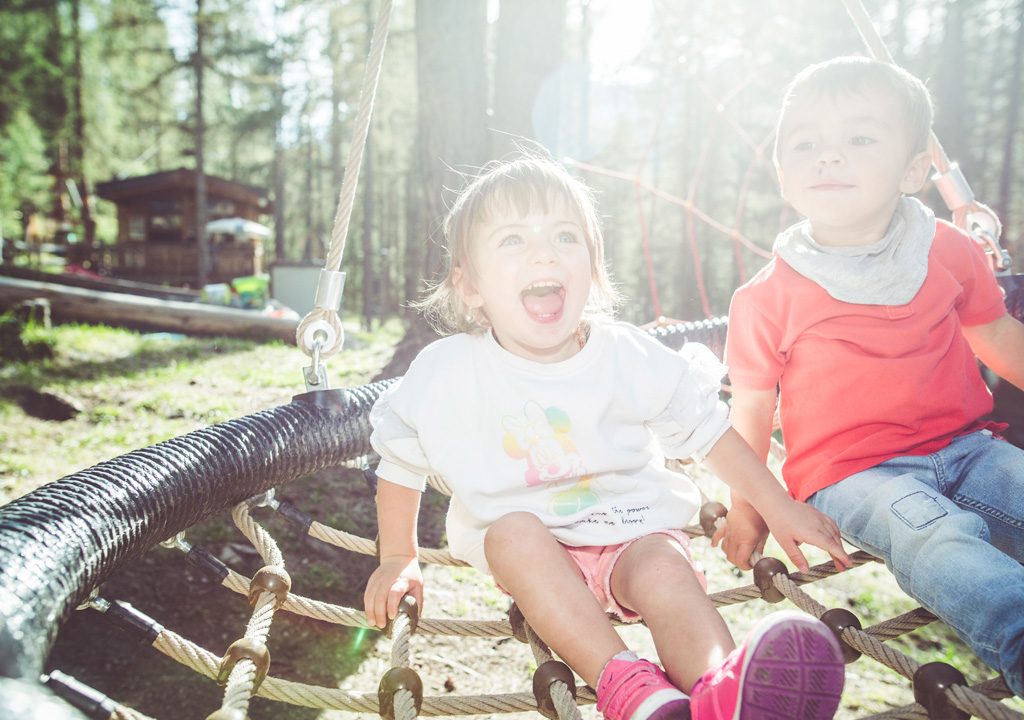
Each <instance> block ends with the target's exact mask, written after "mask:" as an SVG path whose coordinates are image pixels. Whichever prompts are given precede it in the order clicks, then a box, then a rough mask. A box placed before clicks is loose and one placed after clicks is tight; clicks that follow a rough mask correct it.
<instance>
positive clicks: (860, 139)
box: [850, 135, 875, 145]
mask: <svg viewBox="0 0 1024 720" xmlns="http://www.w3.org/2000/svg"><path fill="white" fill-rule="evenodd" d="M874 143H875V139H874V138H870V137H868V136H867V135H854V136H853V137H852V138H850V144H851V145H874Z"/></svg>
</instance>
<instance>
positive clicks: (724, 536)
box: [711, 497, 768, 570]
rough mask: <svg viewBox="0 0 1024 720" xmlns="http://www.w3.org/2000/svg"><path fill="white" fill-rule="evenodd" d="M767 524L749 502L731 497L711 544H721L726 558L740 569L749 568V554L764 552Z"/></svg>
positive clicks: (713, 545)
mask: <svg viewBox="0 0 1024 720" xmlns="http://www.w3.org/2000/svg"><path fill="white" fill-rule="evenodd" d="M767 539H768V526H767V525H766V524H765V522H764V520H763V519H762V518H761V516H760V515H758V514H757V510H755V509H754V508H753V506H752V505H750V503H747V502H739V501H737V500H736V499H735V497H734V498H733V503H732V507H731V508H730V509H729V514H728V516H727V517H726V518H725V522H723V523H722V524H721V526H720V527H719V528H718V529H717V530H716V531H715V534H714V537H712V538H711V546H712V547H718V545H719V544H721V546H722V550H723V551H724V552H725V557H726V559H727V560H728V561H729V562H731V563H732V564H733V565H735V566H736V567H738V568H739V569H740V570H750V567H751V556H752V555H753V554H754V553H758V554H760V553H763V552H764V543H765V541H766V540H767Z"/></svg>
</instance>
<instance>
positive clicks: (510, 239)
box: [498, 235, 523, 247]
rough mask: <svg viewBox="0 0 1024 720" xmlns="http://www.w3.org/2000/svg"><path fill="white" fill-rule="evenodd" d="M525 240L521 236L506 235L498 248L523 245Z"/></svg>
mask: <svg viewBox="0 0 1024 720" xmlns="http://www.w3.org/2000/svg"><path fill="white" fill-rule="evenodd" d="M522 244H523V238H522V237H521V236H519V235H506V236H505V237H503V238H502V239H501V240H500V241H499V242H498V247H510V246H513V245H522Z"/></svg>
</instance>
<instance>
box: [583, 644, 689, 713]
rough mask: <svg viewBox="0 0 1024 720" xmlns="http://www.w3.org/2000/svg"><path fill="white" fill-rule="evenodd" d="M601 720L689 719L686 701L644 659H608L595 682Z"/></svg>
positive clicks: (652, 665)
mask: <svg viewBox="0 0 1024 720" xmlns="http://www.w3.org/2000/svg"><path fill="white" fill-rule="evenodd" d="M597 709H598V710H599V711H600V712H601V714H602V715H603V716H604V717H605V720H690V701H689V699H687V697H686V696H685V695H684V694H683V693H681V692H679V690H678V689H676V687H675V685H673V684H672V683H671V682H669V679H668V676H667V675H665V673H664V671H662V670H661V668H659V667H658V666H657V665H655V664H654V663H652V662H650V661H648V660H618V659H615V658H612V659H611V660H609V661H608V664H607V665H605V666H604V670H602V671H601V678H600V680H599V681H598V683H597Z"/></svg>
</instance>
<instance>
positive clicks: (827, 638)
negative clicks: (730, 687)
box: [733, 611, 846, 720]
mask: <svg viewBox="0 0 1024 720" xmlns="http://www.w3.org/2000/svg"><path fill="white" fill-rule="evenodd" d="M772 617H773V618H775V622H768V623H765V624H764V625H762V627H760V628H758V632H757V633H756V634H755V635H754V636H753V637H751V638H750V639H749V640H748V645H747V654H746V657H745V658H744V661H743V669H742V671H741V678H742V680H741V687H742V688H743V690H742V692H741V695H740V697H739V698H738V702H737V705H736V712H735V713H734V714H733V720H829V719H830V718H832V717H833V716H834V715H835V712H836V709H837V708H838V707H839V699H840V697H841V695H842V693H843V683H844V682H845V679H846V671H845V669H844V663H843V655H842V651H841V650H840V648H839V641H838V640H836V638H835V636H834V635H833V634H832V632H831V631H830V630H829V629H828V628H827V627H825V626H824V625H822V624H821V623H820V622H818V621H817V620H814V619H813V618H811V617H809V616H808V615H804V614H802V613H797V612H789V611H783V612H780V613H776V614H775V615H773V616H772Z"/></svg>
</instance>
